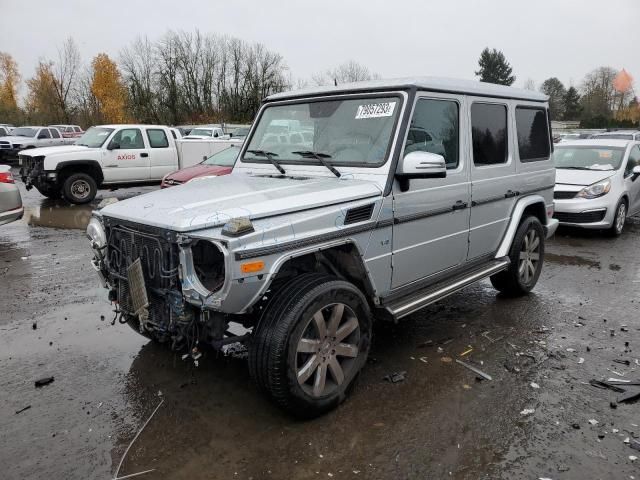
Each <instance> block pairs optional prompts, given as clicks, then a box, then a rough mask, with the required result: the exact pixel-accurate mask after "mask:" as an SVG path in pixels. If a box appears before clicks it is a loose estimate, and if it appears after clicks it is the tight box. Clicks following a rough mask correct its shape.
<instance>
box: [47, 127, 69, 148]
mask: <svg viewBox="0 0 640 480" xmlns="http://www.w3.org/2000/svg"><path fill="white" fill-rule="evenodd" d="M49 131H50V132H51V145H62V144H64V143H65V142H64V139H63V138H62V135H60V131H59V130H58V129H57V128H50V129H49Z"/></svg>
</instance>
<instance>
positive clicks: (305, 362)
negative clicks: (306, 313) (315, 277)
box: [296, 303, 360, 397]
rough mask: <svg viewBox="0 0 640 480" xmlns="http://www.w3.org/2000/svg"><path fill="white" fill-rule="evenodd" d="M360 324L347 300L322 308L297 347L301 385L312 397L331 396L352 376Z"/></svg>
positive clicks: (312, 318) (310, 321)
mask: <svg viewBox="0 0 640 480" xmlns="http://www.w3.org/2000/svg"><path fill="white" fill-rule="evenodd" d="M359 344H360V323H359V321H358V317H357V316H356V314H355V312H354V311H353V310H352V309H351V308H350V307H349V306H348V305H345V304H343V303H334V304H330V305H327V306H325V307H323V308H321V309H320V310H318V311H317V312H316V313H315V314H314V315H313V316H312V317H311V318H310V319H309V321H308V323H307V326H306V327H305V329H304V331H303V333H302V336H301V337H300V340H299V341H298V345H297V348H296V376H297V379H298V384H299V385H300V386H301V387H302V389H303V390H305V392H306V393H307V394H309V395H311V396H312V397H321V396H323V395H327V394H329V393H331V392H332V391H334V390H335V389H337V388H339V387H340V385H342V384H343V383H344V382H345V379H348V378H349V376H350V373H351V370H352V368H354V364H355V359H356V358H357V356H358V353H359Z"/></svg>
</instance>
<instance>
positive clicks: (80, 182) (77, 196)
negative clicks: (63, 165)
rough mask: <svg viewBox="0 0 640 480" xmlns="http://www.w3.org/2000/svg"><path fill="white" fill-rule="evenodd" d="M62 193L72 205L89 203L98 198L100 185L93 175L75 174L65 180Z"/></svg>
mask: <svg viewBox="0 0 640 480" xmlns="http://www.w3.org/2000/svg"><path fill="white" fill-rule="evenodd" d="M62 192H63V194H64V198H65V199H67V201H69V202H71V203H75V204H83V203H89V202H90V201H91V200H93V199H94V198H95V197H96V194H97V193H98V185H97V183H96V181H95V180H94V178H93V177H92V176H91V175H89V174H87V173H74V174H72V175H69V176H68V177H67V178H66V179H65V181H64V184H63V187H62Z"/></svg>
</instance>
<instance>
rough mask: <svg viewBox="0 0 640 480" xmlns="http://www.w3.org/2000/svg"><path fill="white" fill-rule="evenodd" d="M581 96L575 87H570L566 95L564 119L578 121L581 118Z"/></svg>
mask: <svg viewBox="0 0 640 480" xmlns="http://www.w3.org/2000/svg"><path fill="white" fill-rule="evenodd" d="M581 110H582V109H581V107H580V94H578V90H577V89H576V88H575V87H569V88H568V89H567V93H565V95H564V117H563V118H564V119H565V120H578V119H579V118H580V112H581Z"/></svg>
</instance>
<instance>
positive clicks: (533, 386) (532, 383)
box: [529, 382, 540, 390]
mask: <svg viewBox="0 0 640 480" xmlns="http://www.w3.org/2000/svg"><path fill="white" fill-rule="evenodd" d="M529 385H531V388H533V389H536V390H537V389H538V388H540V385H538V384H537V383H536V382H531V383H530V384H529Z"/></svg>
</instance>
